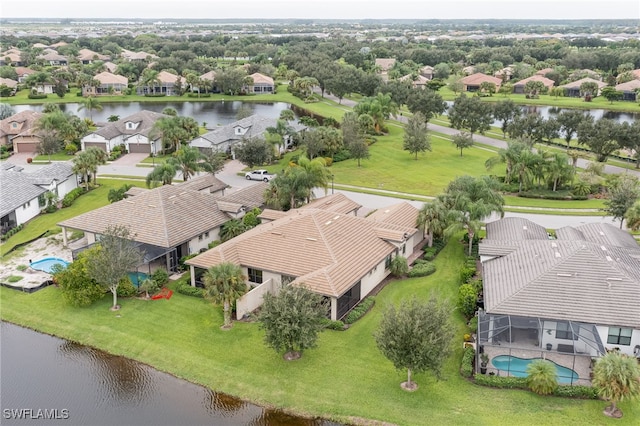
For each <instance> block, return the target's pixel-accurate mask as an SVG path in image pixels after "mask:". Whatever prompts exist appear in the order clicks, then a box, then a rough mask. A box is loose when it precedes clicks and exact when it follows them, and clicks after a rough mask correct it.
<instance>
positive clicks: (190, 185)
mask: <svg viewBox="0 0 640 426" xmlns="http://www.w3.org/2000/svg"><path fill="white" fill-rule="evenodd" d="M180 188H182V189H183V190H189V191H198V192H201V193H203V194H208V195H215V196H218V197H222V196H224V192H225V190H226V189H227V188H229V185H227V184H226V183H224V182H222V181H221V180H220V179H218V178H217V177H215V176H214V175H212V174H211V173H207V174H204V175H201V176H195V177H193V178H191V179H189V180H188V181H186V182H183V183H181V184H180ZM147 191H151V189H147V188H141V187H139V186H132V187H131V188H129V190H128V191H127V192H126V193H125V194H126V195H127V196H129V197H134V196H136V195H140V194H142V193H143V192H147Z"/></svg>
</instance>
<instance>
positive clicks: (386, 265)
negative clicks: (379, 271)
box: [384, 255, 391, 269]
mask: <svg viewBox="0 0 640 426" xmlns="http://www.w3.org/2000/svg"><path fill="white" fill-rule="evenodd" d="M390 266H391V255H389V256H387V258H386V259H385V260H384V269H389V267H390Z"/></svg>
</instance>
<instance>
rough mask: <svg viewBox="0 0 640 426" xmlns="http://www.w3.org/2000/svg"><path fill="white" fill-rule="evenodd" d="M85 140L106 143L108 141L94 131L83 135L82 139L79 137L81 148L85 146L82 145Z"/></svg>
mask: <svg viewBox="0 0 640 426" xmlns="http://www.w3.org/2000/svg"><path fill="white" fill-rule="evenodd" d="M85 142H100V143H106V142H108V141H107V140H106V139H105V138H103V137H102V136H100V135H96V134H95V133H90V134H88V135H87V136H85V137H83V138H82V139H80V145H81V146H82V150H84V149H85V146H84V143H85Z"/></svg>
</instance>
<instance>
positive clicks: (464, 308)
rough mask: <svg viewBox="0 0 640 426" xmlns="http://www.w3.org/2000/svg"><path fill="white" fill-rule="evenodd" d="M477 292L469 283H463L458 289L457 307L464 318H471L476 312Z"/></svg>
mask: <svg viewBox="0 0 640 426" xmlns="http://www.w3.org/2000/svg"><path fill="white" fill-rule="evenodd" d="M477 300H478V293H477V292H476V289H475V288H473V286H472V285H471V284H463V285H461V286H460V288H459V289H458V307H459V308H460V312H462V315H464V316H465V318H471V317H472V316H474V314H475V313H476V302H477Z"/></svg>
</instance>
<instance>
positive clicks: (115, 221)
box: [58, 182, 264, 272]
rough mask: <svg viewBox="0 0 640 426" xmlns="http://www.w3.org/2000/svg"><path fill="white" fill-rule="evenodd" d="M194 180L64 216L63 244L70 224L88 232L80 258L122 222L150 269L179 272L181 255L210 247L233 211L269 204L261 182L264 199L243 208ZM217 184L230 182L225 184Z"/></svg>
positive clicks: (223, 185)
mask: <svg viewBox="0 0 640 426" xmlns="http://www.w3.org/2000/svg"><path fill="white" fill-rule="evenodd" d="M189 183H190V182H185V183H182V184H178V185H164V186H160V187H158V188H154V189H150V190H146V191H140V192H139V193H138V194H137V195H135V196H130V197H127V198H125V199H124V200H121V201H117V202H115V203H113V204H109V205H106V206H104V207H101V208H98V209H96V210H93V211H90V212H87V213H84V214H81V215H79V216H76V217H74V218H71V219H67V220H65V221H62V222H60V223H59V224H58V225H59V226H60V227H62V235H63V242H64V245H65V246H66V245H67V230H68V229H76V230H79V231H83V232H84V233H85V236H86V238H87V244H88V245H87V246H86V247H83V248H81V249H79V250H77V251H75V252H74V253H73V254H74V257H75V256H76V255H77V254H78V253H79V252H80V251H82V250H84V249H86V248H88V247H90V246H91V245H92V244H94V243H95V242H96V238H97V237H99V235H100V234H103V233H104V232H105V230H106V229H107V227H109V226H115V225H122V226H125V227H127V228H128V229H129V233H130V235H131V236H132V238H131V239H132V241H135V242H136V243H138V245H139V247H140V249H141V250H143V251H144V253H145V262H144V263H145V265H146V266H147V268H148V272H152V271H153V270H155V269H157V268H166V269H167V270H169V271H175V270H176V267H177V265H178V260H179V259H180V258H181V257H183V256H187V255H189V254H192V253H198V252H200V251H202V250H206V249H207V247H208V245H209V243H211V242H213V241H215V240H217V239H219V235H220V226H221V225H222V224H224V223H225V222H227V221H229V220H230V219H232V218H234V217H240V216H238V215H237V214H235V213H233V212H235V210H242V211H243V212H244V211H247V210H250V209H252V208H254V207H260V206H261V205H262V204H263V203H264V201H263V197H262V194H263V193H264V186H263V185H264V184H259V185H261V190H262V192H260V197H259V198H256V199H252V200H251V201H250V202H248V203H247V204H246V205H243V206H241V207H242V208H238V207H237V206H235V205H233V206H230V204H234V203H233V199H231V201H230V199H228V198H227V196H215V195H211V193H206V192H202V191H199V190H196V189H189ZM218 186H219V187H226V185H225V184H224V183H220V184H219V185H218ZM249 188H251V187H249ZM247 191H250V190H249V189H247ZM216 192H219V191H216ZM238 192H240V191H238ZM236 194H237V193H236ZM245 201H247V200H245ZM229 207H232V209H233V212H232V214H228V213H227V212H226V211H225V210H227V209H228V208H229Z"/></svg>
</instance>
